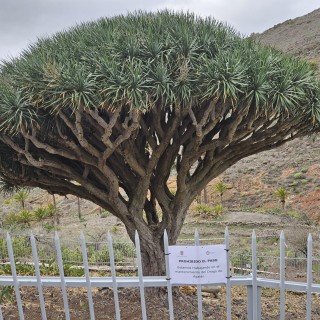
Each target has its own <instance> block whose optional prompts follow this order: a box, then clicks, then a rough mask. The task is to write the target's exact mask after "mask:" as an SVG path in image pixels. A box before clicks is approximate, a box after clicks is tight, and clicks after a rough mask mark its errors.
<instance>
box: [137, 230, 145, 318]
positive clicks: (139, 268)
mask: <svg viewBox="0 0 320 320" xmlns="http://www.w3.org/2000/svg"><path fill="white" fill-rule="evenodd" d="M134 240H135V245H136V252H137V260H138V276H139V289H140V301H141V311H142V319H143V320H147V309H146V300H145V297H144V284H143V271H142V262H141V250H140V239H139V235H138V231H137V230H136V232H135V239H134Z"/></svg>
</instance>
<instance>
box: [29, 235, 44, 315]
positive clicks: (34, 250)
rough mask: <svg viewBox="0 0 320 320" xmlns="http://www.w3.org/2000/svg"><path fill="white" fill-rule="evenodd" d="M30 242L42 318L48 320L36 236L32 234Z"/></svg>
mask: <svg viewBox="0 0 320 320" xmlns="http://www.w3.org/2000/svg"><path fill="white" fill-rule="evenodd" d="M30 241H31V249H32V256H33V262H34V268H35V272H36V277H37V285H38V292H39V301H40V309H41V318H42V320H47V313H46V307H45V302H44V297H43V290H42V282H41V274H40V268H39V258H38V252H37V246H36V240H35V238H34V235H33V234H32V233H31V235H30Z"/></svg>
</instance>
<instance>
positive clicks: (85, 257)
mask: <svg viewBox="0 0 320 320" xmlns="http://www.w3.org/2000/svg"><path fill="white" fill-rule="evenodd" d="M80 241H81V250H82V258H83V266H84V272H85V276H86V283H87V291H88V302H89V312H90V320H95V316H94V305H93V299H92V289H91V280H90V272H89V264H88V255H87V248H86V240H85V238H84V234H83V232H82V231H81V234H80Z"/></svg>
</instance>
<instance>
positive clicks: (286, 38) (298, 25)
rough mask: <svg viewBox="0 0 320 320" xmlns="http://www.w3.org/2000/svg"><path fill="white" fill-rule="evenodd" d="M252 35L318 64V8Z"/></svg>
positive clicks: (319, 32)
mask: <svg viewBox="0 0 320 320" xmlns="http://www.w3.org/2000/svg"><path fill="white" fill-rule="evenodd" d="M253 37H254V38H256V39H257V40H259V41H261V42H262V43H263V44H267V45H270V46H273V47H275V48H278V49H280V50H282V51H284V52H287V53H290V54H293V55H296V56H301V57H304V58H306V59H307V60H309V61H312V62H315V63H316V64H317V65H318V67H319V66H320V9H317V10H315V11H313V12H311V13H309V14H307V15H305V16H302V17H298V18H296V19H290V20H287V21H285V22H283V23H279V24H277V25H275V26H274V27H273V28H271V29H269V30H266V31H265V32H263V33H261V34H253Z"/></svg>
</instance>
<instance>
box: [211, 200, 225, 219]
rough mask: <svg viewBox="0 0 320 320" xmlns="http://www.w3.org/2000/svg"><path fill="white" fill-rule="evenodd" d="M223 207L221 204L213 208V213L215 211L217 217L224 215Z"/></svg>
mask: <svg viewBox="0 0 320 320" xmlns="http://www.w3.org/2000/svg"><path fill="white" fill-rule="evenodd" d="M223 210H224V209H223V205H222V204H221V203H219V204H216V205H215V206H214V207H213V211H214V214H215V215H218V216H219V215H220V214H222V213H223Z"/></svg>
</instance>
